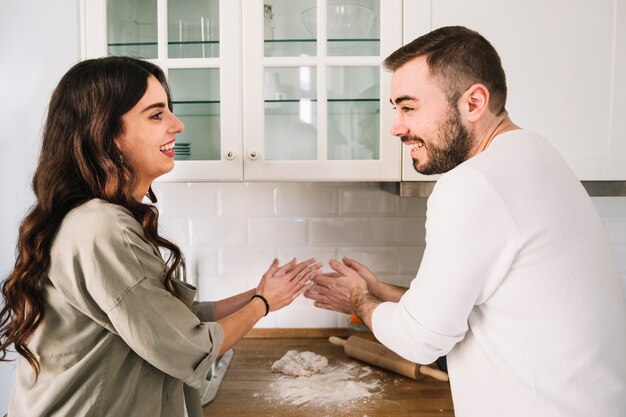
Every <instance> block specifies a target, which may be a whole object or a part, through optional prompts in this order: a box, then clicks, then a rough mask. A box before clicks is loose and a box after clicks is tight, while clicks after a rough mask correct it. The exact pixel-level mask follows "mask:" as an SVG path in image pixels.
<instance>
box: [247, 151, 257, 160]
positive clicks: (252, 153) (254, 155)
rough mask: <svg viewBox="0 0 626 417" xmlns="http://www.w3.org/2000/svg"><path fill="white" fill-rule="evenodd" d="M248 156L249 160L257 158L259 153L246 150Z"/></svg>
mask: <svg viewBox="0 0 626 417" xmlns="http://www.w3.org/2000/svg"><path fill="white" fill-rule="evenodd" d="M248 156H249V157H250V159H251V160H253V161H254V160H255V159H258V158H259V154H258V153H257V151H250V152H248Z"/></svg>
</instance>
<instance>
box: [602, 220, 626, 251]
mask: <svg viewBox="0 0 626 417" xmlns="http://www.w3.org/2000/svg"><path fill="white" fill-rule="evenodd" d="M606 225H607V231H608V232H609V238H610V239H611V242H613V244H616V245H623V244H626V217H607V218H606Z"/></svg>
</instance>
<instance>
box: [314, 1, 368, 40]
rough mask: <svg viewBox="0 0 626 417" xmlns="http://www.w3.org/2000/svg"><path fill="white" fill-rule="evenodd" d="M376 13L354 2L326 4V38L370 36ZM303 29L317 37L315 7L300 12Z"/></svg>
mask: <svg viewBox="0 0 626 417" xmlns="http://www.w3.org/2000/svg"><path fill="white" fill-rule="evenodd" d="M375 18H376V15H375V14H374V12H373V11H372V10H371V9H369V8H367V7H365V6H358V5H355V4H329V5H328V22H327V25H328V31H327V37H328V39H349V38H356V39H359V38H366V37H369V36H370V33H371V30H372V25H373V24H374V19H375ZM302 24H303V26H304V30H305V31H306V32H307V33H308V34H309V35H310V36H312V37H317V7H311V8H310V9H306V10H304V11H303V12H302Z"/></svg>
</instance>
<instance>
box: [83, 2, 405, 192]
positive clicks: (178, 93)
mask: <svg viewBox="0 0 626 417" xmlns="http://www.w3.org/2000/svg"><path fill="white" fill-rule="evenodd" d="M81 8H82V14H83V16H84V22H83V23H84V24H83V45H84V48H83V57H85V58H92V57H100V56H107V55H131V56H137V57H140V58H144V59H148V60H150V61H152V62H154V63H156V64H157V65H159V66H160V67H161V68H163V69H164V71H165V72H166V74H167V75H168V79H169V81H170V86H171V90H172V97H173V102H174V113H175V114H176V115H177V116H179V117H180V118H181V120H182V121H183V122H184V123H185V126H186V130H185V132H184V133H183V134H181V135H179V137H178V138H177V142H176V147H175V149H176V152H177V156H176V159H177V163H176V167H175V168H174V170H173V171H172V172H171V173H170V174H168V175H166V176H164V177H163V180H174V181H175V180H181V181H194V180H197V181H200V180H246V181H247V180H321V181H325V180H368V181H398V180H400V177H401V172H400V166H401V162H400V158H399V155H400V143H399V141H398V140H396V139H394V138H392V137H391V135H390V134H389V126H390V125H391V120H392V117H393V113H392V110H391V106H390V105H387V100H388V98H389V81H390V74H389V73H387V72H386V71H383V70H382V69H381V67H380V63H381V61H382V59H383V58H384V57H385V56H387V55H388V54H389V53H391V52H392V51H393V50H395V49H396V48H398V47H399V46H400V45H401V42H402V28H401V24H400V22H401V20H402V0H386V1H384V2H383V1H382V0H351V1H349V2H342V1H337V0H299V1H293V0H265V1H262V0H237V1H235V0H177V1H173V0H171V1H169V2H168V1H167V0H108V1H107V0H83V1H82V2H81Z"/></svg>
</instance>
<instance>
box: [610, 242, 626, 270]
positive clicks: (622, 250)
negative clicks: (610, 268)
mask: <svg viewBox="0 0 626 417" xmlns="http://www.w3.org/2000/svg"><path fill="white" fill-rule="evenodd" d="M613 251H614V252H615V256H616V257H617V264H618V266H619V271H620V272H621V273H622V274H626V246H614V247H613Z"/></svg>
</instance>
